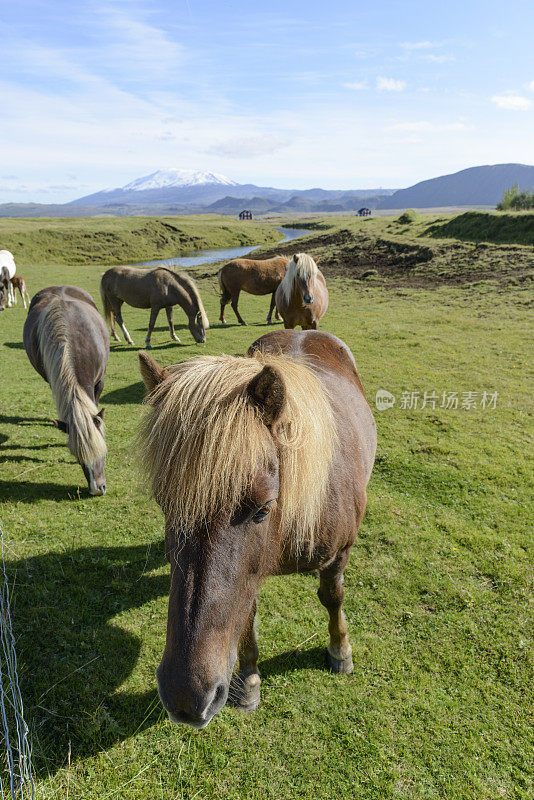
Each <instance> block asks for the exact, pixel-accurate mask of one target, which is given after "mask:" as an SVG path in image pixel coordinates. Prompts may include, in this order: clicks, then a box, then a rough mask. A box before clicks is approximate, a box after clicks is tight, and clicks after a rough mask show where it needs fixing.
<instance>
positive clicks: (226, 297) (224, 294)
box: [219, 286, 231, 325]
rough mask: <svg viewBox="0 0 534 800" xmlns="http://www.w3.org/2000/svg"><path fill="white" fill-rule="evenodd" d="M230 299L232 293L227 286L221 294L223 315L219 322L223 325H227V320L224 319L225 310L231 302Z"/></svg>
mask: <svg viewBox="0 0 534 800" xmlns="http://www.w3.org/2000/svg"><path fill="white" fill-rule="evenodd" d="M230 297H231V295H230V292H229V291H228V289H227V288H226V287H225V286H223V287H222V294H221V314H220V316H219V322H222V324H223V325H226V320H225V318H224V309H225V307H226V304H227V303H229V302H230Z"/></svg>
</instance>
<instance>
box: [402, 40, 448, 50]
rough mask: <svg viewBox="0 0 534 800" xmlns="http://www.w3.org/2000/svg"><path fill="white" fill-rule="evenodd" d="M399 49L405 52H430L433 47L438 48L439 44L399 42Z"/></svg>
mask: <svg viewBox="0 0 534 800" xmlns="http://www.w3.org/2000/svg"><path fill="white" fill-rule="evenodd" d="M400 46H401V47H404V49H405V50H431V49H432V48H434V47H439V46H440V45H439V44H436V43H435V42H428V41H425V42H401V43H400Z"/></svg>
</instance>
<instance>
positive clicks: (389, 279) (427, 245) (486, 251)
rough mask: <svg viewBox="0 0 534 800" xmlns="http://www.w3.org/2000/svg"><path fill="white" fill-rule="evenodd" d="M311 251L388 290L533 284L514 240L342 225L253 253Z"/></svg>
mask: <svg viewBox="0 0 534 800" xmlns="http://www.w3.org/2000/svg"><path fill="white" fill-rule="evenodd" d="M297 252H307V253H310V255H312V256H313V257H314V258H316V259H317V261H318V264H319V267H320V269H321V271H322V272H323V273H324V275H325V277H326V278H329V277H341V278H346V279H349V280H357V281H362V283H367V282H368V283H369V284H371V283H372V285H374V286H385V287H389V288H392V289H395V288H399V287H411V288H424V289H432V288H436V287H438V286H447V285H450V286H464V285H467V286H469V285H473V284H477V283H479V282H488V283H494V284H498V285H501V286H509V285H519V286H521V285H525V286H527V285H534V249H533V248H530V247H521V246H516V245H494V244H487V243H476V244H475V243H467V242H460V241H452V242H440V243H439V244H438V243H436V242H434V241H432V240H430V241H429V240H426V241H423V242H418V241H414V240H413V239H412V240H410V241H407V242H406V241H401V240H399V239H398V238H391V239H390V238H385V237H380V236H378V237H376V236H372V235H369V234H367V233H364V232H362V231H351V230H348V229H345V228H342V229H340V230H334V231H330V232H327V233H322V234H321V233H318V234H316V233H313V234H310V235H309V236H305V237H303V238H302V239H299V240H298V241H291V242H287V243H285V244H279V245H276V246H266V247H262V248H261V249H259V250H256V251H255V252H254V255H253V257H254V258H272V257H273V256H275V255H286V256H292V255H293V254H294V253H297ZM222 263H223V262H221V263H218V264H213V265H210V270H209V271H206V270H205V269H202V268H201V270H202V271H200V270H198V271H197V270H195V271H194V274H195V277H197V278H211V277H213V276H214V275H216V274H217V272H218V270H219V269H220V267H221V266H222Z"/></svg>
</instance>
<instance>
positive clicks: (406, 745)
mask: <svg viewBox="0 0 534 800" xmlns="http://www.w3.org/2000/svg"><path fill="white" fill-rule="evenodd" d="M91 222H92V221H91ZM366 224H367V223H366ZM101 271H102V270H101V268H100V267H98V268H97V267H96V266H88V267H76V266H74V267H73V266H55V267H44V266H39V267H30V268H28V269H25V273H26V277H27V279H28V282H29V284H30V287H31V289H32V290H33V291H34V292H35V291H36V290H37V289H38V288H39V287H40V286H42V285H45V284H50V283H56V284H57V283H65V282H69V283H75V284H78V285H80V286H83V287H85V288H87V289H88V290H90V291H91V293H92V294H93V295H94V296H95V297H98V281H99V277H100V273H101ZM329 286H330V289H331V300H330V309H329V311H328V313H327V315H326V316H325V318H324V324H323V329H324V330H328V331H331V332H333V333H335V334H337V335H338V336H340V337H341V338H343V339H344V340H345V341H346V342H347V343H348V344H349V346H350V347H351V348H352V350H353V352H354V355H355V357H356V361H357V364H358V367H359V371H360V374H361V377H362V380H363V383H364V386H365V389H366V392H367V396H368V398H369V399H370V401H371V403H372V405H373V408H374V402H373V401H374V396H375V393H376V391H377V390H378V389H380V388H383V389H387V390H389V391H391V392H393V393H394V394H395V395H396V397H397V403H396V405H395V406H394V407H393V409H390V410H388V411H384V412H382V413H380V412H378V411H375V416H376V419H377V424H378V453H377V462H376V466H375V470H374V473H373V477H372V480H371V483H370V486H369V505H368V511H367V514H366V517H365V519H364V523H363V525H362V528H361V531H360V536H359V538H358V541H357V544H356V545H355V547H354V550H353V553H352V556H351V560H350V563H349V566H348V568H347V571H346V583H345V585H346V602H345V611H346V614H347V618H348V620H349V625H350V638H351V642H352V646H353V649H354V662H355V670H354V673H353V675H351V676H350V677H344V676H333V675H330V674H329V673H327V672H326V671H325V670H324V668H323V658H324V648H325V646H326V643H327V641H328V633H327V618H326V613H325V612H324V609H323V608H322V607H321V606H320V604H319V601H318V600H317V597H316V594H315V592H316V589H317V579H316V578H315V577H314V576H312V575H310V576H299V575H295V576H289V577H284V578H277V579H272V580H270V581H268V582H267V583H266V585H265V586H264V587H263V589H262V591H261V595H260V599H259V619H260V651H261V655H260V670H261V673H262V676H263V702H262V705H261V706H260V709H259V710H258V711H257V712H256V713H254V714H252V715H243V714H241V713H239V712H237V711H236V710H234V709H232V708H225V709H223V711H222V712H221V714H220V715H218V716H217V717H216V718H215V719H214V721H213V722H212V723H211V725H210V726H209V728H207V729H206V730H205V731H203V732H200V733H197V732H193V731H191V730H190V729H188V728H180V727H175V726H173V725H171V723H170V722H168V721H167V720H166V718H165V717H164V715H163V713H162V712H161V709H160V706H159V704H158V702H157V696H156V687H155V676H154V670H155V668H156V666H157V664H158V662H159V659H160V656H161V653H162V651H163V646H164V640H165V624H166V610H167V609H166V606H167V597H168V585H169V578H168V571H169V570H168V566H167V564H166V563H165V557H164V550H163V519H162V516H161V513H160V512H159V510H158V509H157V507H156V506H155V505H154V503H153V502H152V501H151V500H149V499H148V498H147V496H146V495H145V493H144V492H143V491H142V490H141V489H140V488H139V479H138V472H137V467H136V465H135V453H134V452H133V445H132V441H133V437H134V435H135V432H136V425H137V420H138V418H139V414H140V410H141V409H140V400H141V398H142V395H143V389H142V385H141V382H140V376H139V370H138V364H137V352H136V349H135V348H130V347H127V346H126V345H124V344H120V345H117V344H113V345H112V352H111V357H110V362H109V368H108V374H107V379H106V386H105V389H104V396H103V403H102V404H103V405H105V406H106V420H107V428H108V444H109V457H108V469H107V480H108V493H107V494H106V496H105V497H104V498H90V497H88V495H87V493H86V490H85V488H84V478H83V475H82V472H81V469H80V468H79V467H78V465H76V464H75V463H73V459H72V458H71V456H70V455H69V454H68V451H67V450H66V447H65V444H64V438H63V436H62V435H61V434H60V433H59V432H58V431H57V430H55V429H54V428H53V427H52V426H51V425H50V424H49V422H48V420H49V419H50V418H51V417H53V416H54V413H55V412H54V409H53V405H52V401H51V396H50V392H49V388H48V386H47V385H46V384H45V383H44V381H43V380H42V379H41V378H40V377H39V376H38V375H37V374H36V373H35V372H34V371H33V370H32V368H31V366H30V364H29V362H28V360H27V358H26V355H25V353H24V351H23V350H22V349H21V338H22V325H23V322H24V312H23V310H22V307H21V305H20V303H19V305H18V306H17V308H16V309H13V310H8V311H6V312H5V313H4V314H2V315H0V331H1V334H0V348H1V353H2V362H1V363H2V384H1V385H2V390H1V396H2V410H1V415H0V441H1V442H2V446H1V448H0V470H1V476H0V492H1V496H2V498H3V500H4V504H3V507H2V509H1V520H2V525H3V528H4V534H5V537H6V541H7V558H8V569H9V574H10V576H11V578H12V579H13V581H14V588H13V605H14V609H13V610H14V626H15V635H16V640H17V650H18V656H19V667H20V675H21V688H22V694H23V698H24V702H25V709H26V715H27V719H28V722H29V724H30V729H31V736H32V742H33V749H34V766H35V769H36V772H37V776H38V786H37V793H36V797H39V798H42V799H43V800H45V799H48V798H61V800H63V798H66V797H67V796H68V798H69V800H75V799H76V798H79V799H80V800H82V798H83V800H93V799H94V800H106V799H107V798H135V799H138V800H147V799H148V798H150V800H170V798H188V799H189V800H192V798H201V799H202V800H212V799H213V800H244V799H245V798H247V799H248V798H254V799H255V798H257V799H258V800H260V798H261V799H262V800H263V798H269V799H271V798H272V800H279V799H280V798H313V800H322V799H323V798H324V800H326V799H327V798H328V800H331V798H337V797H339V798H358V799H359V800H360V799H363V798H365V800H378V799H380V800H382V799H383V798H384V799H385V798H395V800H397V799H398V800H407V798H415V799H416V800H423V798H424V800H435V799H436V798H443V799H444V800H460V798H461V800H474V799H476V800H479V799H480V800H482V799H483V800H496V799H497V798H530V797H531V796H532V789H533V786H532V775H533V762H532V753H533V744H534V741H533V736H532V730H533V729H532V722H533V719H532V711H533V702H532V701H533V698H532V677H533V674H532V661H531V654H532V651H531V638H530V636H531V633H532V631H531V630H530V629H529V627H530V623H531V620H532V605H531V597H532V595H531V593H530V592H531V588H532V587H531V584H532V539H531V528H532V522H533V519H532V514H531V506H530V505H529V504H530V503H531V498H532V482H531V472H530V471H529V470H530V466H531V465H530V464H529V462H528V450H529V444H531V433H532V392H533V388H534V387H533V385H532V372H531V368H530V366H529V364H527V363H526V362H527V357H526V354H525V340H526V339H527V336H528V324H529V323H528V320H529V316H528V314H529V303H530V302H531V298H530V295H529V293H528V292H527V291H526V290H525V289H521V288H519V287H512V288H510V289H508V290H506V291H500V290H498V289H497V288H495V287H494V286H491V285H481V286H477V287H471V288H466V289H459V288H454V289H453V288H450V287H444V288H440V289H437V290H435V291H425V290H415V289H406V288H405V289H396V290H388V289H386V288H384V287H378V286H370V285H366V284H362V283H355V282H353V281H350V280H348V279H341V278H338V279H334V278H332V279H330V280H329ZM200 289H201V293H202V295H203V299H204V302H205V306H206V309H207V311H208V314H209V316H210V319H211V321H212V323H213V324H212V328H211V329H210V331H209V334H208V342H207V345H206V347H205V349H204V348H202V347H199V346H196V345H195V344H194V343H193V341H192V339H191V337H190V335H189V332H188V331H187V328H186V327H185V319H184V318H183V315H182V314H181V312H180V310H179V309H177V310H176V314H175V317H176V321H177V322H178V323H179V324H178V326H177V328H178V334H179V335H180V336H181V338H182V342H183V344H182V346H180V345H175V344H172V343H170V341H169V340H168V334H167V331H166V330H165V328H164V325H163V320H164V316H163V318H160V319H159V320H158V322H159V323H160V324H159V326H158V327H157V329H156V331H155V333H154V336H153V344H154V351H153V354H154V355H155V357H156V358H157V359H159V360H160V362H161V363H163V364H171V363H175V362H176V361H180V360H183V359H186V358H190V357H191V356H193V355H196V354H197V353H199V352H208V353H220V352H230V353H234V352H243V351H244V350H245V349H246V348H247V347H248V345H249V344H250V343H251V342H252V341H253V340H254V339H255V338H256V337H257V336H259V335H260V334H262V333H264V332H266V331H267V327H266V326H265V324H264V320H265V316H266V314H267V308H268V298H254V297H251V296H249V295H244V296H242V300H241V304H240V305H241V312H242V314H243V316H244V317H245V319H247V320H248V322H249V327H247V328H241V327H238V326H236V325H235V324H232V323H233V317H232V312H231V310H228V319H229V320H230V321H231V324H229V325H228V327H227V328H224V329H223V328H221V327H219V326H218V324H217V323H216V319H217V316H218V315H217V310H218V298H217V293H216V289H215V284H214V281H213V279H208V280H204V281H201V282H200ZM124 316H125V322H126V325H127V327H128V329H129V330H130V332H131V334H132V336H133V338H134V340H135V342H136V344H138V345H142V343H143V341H144V335H145V330H146V325H147V322H148V313H147V312H145V311H136V310H134V309H131V308H125V313H124ZM434 389H435V390H436V391H437V392H438V394H441V392H443V391H453V390H456V391H460V392H462V391H477V392H482V391H484V390H491V391H498V393H499V396H498V402H497V408H496V409H495V410H486V411H482V410H480V409H476V410H472V411H466V410H445V409H441V408H436V409H435V410H432V409H428V408H427V409H424V410H421V409H417V410H412V411H409V410H403V409H402V408H400V398H401V394H402V392H403V391H420V392H423V391H425V390H427V391H431V390H434ZM69 748H70V753H71V755H70V764H69Z"/></svg>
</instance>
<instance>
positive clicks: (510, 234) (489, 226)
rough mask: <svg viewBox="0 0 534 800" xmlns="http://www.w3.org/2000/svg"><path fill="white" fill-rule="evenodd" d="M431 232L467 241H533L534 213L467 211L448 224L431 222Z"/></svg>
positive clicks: (502, 242)
mask: <svg viewBox="0 0 534 800" xmlns="http://www.w3.org/2000/svg"><path fill="white" fill-rule="evenodd" d="M428 235H429V236H435V237H436V238H438V239H442V238H447V239H463V240H465V241H468V242H495V243H498V244H527V245H533V244H534V213H533V212H532V211H519V212H515V213H510V212H508V213H503V212H502V211H499V212H494V213H490V212H486V213H484V212H482V211H467V212H466V213H465V214H459V215H458V216H455V217H453V218H452V219H450V220H448V221H447V222H445V223H441V224H438V225H432V226H430V227H429V228H428Z"/></svg>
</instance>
